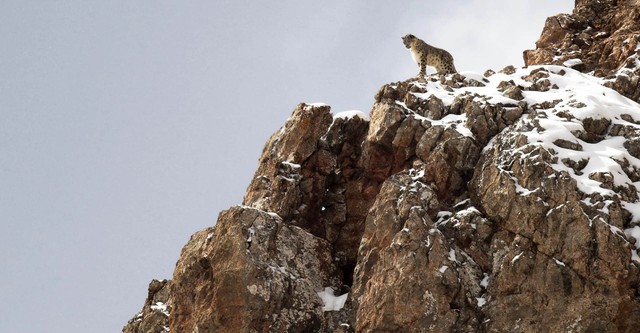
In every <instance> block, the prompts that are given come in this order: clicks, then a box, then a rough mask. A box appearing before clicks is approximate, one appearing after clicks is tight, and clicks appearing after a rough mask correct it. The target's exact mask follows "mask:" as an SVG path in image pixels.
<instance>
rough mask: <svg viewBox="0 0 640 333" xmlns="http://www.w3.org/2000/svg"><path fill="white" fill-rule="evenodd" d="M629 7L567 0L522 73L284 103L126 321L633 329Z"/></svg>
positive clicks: (635, 211)
mask: <svg viewBox="0 0 640 333" xmlns="http://www.w3.org/2000/svg"><path fill="white" fill-rule="evenodd" d="M637 6H638V3H637V2H635V3H634V2H633V1H617V2H616V1H611V0H609V1H587V0H582V1H577V3H576V10H574V13H573V14H572V15H560V16H557V17H555V18H553V19H550V20H548V21H547V25H546V27H545V32H543V35H542V36H541V39H540V41H538V44H537V46H538V49H537V50H535V51H530V52H528V53H527V55H526V59H527V64H528V65H530V67H529V68H524V69H522V68H516V67H514V66H507V67H505V68H504V69H503V70H501V71H500V72H497V73H496V72H495V71H492V70H489V71H487V72H485V73H484V75H480V74H475V73H457V74H452V75H446V76H442V75H432V76H428V77H426V78H420V79H410V80H407V81H403V82H395V83H391V84H387V85H384V86H382V87H381V88H380V90H379V91H378V93H377V94H376V96H375V103H374V105H373V107H372V109H371V113H370V119H369V117H367V116H366V115H364V114H362V113H341V114H336V115H332V114H331V110H330V108H329V107H328V106H326V105H319V104H300V105H299V106H298V107H296V109H295V110H294V112H293V114H292V116H291V117H290V118H289V120H288V121H287V122H286V124H285V125H284V127H283V128H282V129H281V130H280V131H278V132H276V133H275V134H274V135H273V136H272V137H271V138H270V139H269V141H268V142H267V144H266V145H265V149H264V151H263V153H262V156H261V157H260V164H259V167H258V170H257V171H256V175H255V177H254V178H253V180H252V182H251V184H250V185H249V188H248V190H247V194H246V196H245V198H244V202H243V205H242V206H236V207H232V208H231V209H229V210H228V211H225V212H223V213H221V215H220V217H219V219H218V222H217V224H216V226H215V227H213V228H209V229H206V230H203V231H200V232H198V233H196V234H195V235H193V236H192V238H191V240H190V241H189V243H188V244H187V245H186V246H185V247H184V249H183V251H182V254H181V256H180V259H179V261H178V263H177V265H176V269H175V272H174V276H173V279H172V281H171V282H154V283H152V285H153V287H151V286H150V292H149V298H148V300H147V302H146V303H145V307H144V308H143V310H142V312H141V313H140V314H139V315H137V316H136V317H135V318H134V319H132V320H131V321H130V323H129V324H128V325H127V327H125V332H127V333H128V332H162V331H164V330H165V326H166V325H167V316H168V317H169V318H168V323H169V326H170V330H171V331H172V332H198V333H206V332H527V333H528V332H629V333H630V332H637V331H638V329H637V324H636V322H637V321H638V319H640V297H638V295H640V291H639V290H640V289H639V286H640V272H639V269H638V267H639V266H640V256H639V255H638V251H639V250H640V197H639V195H638V194H639V189H640V184H639V183H638V182H640V148H638V144H639V143H640V118H639V117H638V116H637V114H638V113H639V112H640V105H638V104H637V103H635V102H634V101H632V100H629V99H627V98H625V97H623V95H624V96H627V97H630V98H635V99H636V100H637V97H638V92H639V91H640V89H638V87H637V85H638V79H637V78H638V68H640V60H638V59H640V58H639V56H638V52H640V51H639V50H640V48H636V50H635V51H633V50H631V51H630V48H624V47H621V46H620V45H626V44H625V43H624V40H622V41H621V39H620V38H621V36H627V37H628V38H629V40H628V41H627V42H626V43H627V44H628V43H637V41H638V40H637V39H633V38H635V37H633V36H638V32H639V31H640V28H638V23H637V22H636V21H633V20H631V19H630V18H634V17H637V16H634V15H637ZM556 49H557V50H558V53H555V51H553V52H551V50H556ZM597 52H601V53H597ZM634 52H635V53H634ZM605 54H606V55H607V56H606V57H605V56H602V55H605ZM572 59H573V60H572ZM568 60H571V61H568ZM547 61H548V62H554V63H557V64H565V66H564V67H563V66H555V65H544V66H533V65H534V64H536V63H539V62H547ZM581 72H582V73H581ZM584 72H594V73H595V74H596V75H609V77H607V78H597V77H594V76H593V75H590V74H583V73H584ZM608 87H610V88H613V89H614V90H612V89H609V88H608ZM616 91H617V92H616ZM621 94H622V95H621ZM634 96H635V97H634ZM159 283H160V284H162V286H161V287H159V286H160V284H159ZM328 288H331V289H328ZM345 294H346V295H347V296H346V297H345ZM158 302H160V303H158ZM158 304H162V305H163V306H160V305H158ZM154 305H155V306H154ZM158 311H159V312H158ZM165 311H166V313H165Z"/></svg>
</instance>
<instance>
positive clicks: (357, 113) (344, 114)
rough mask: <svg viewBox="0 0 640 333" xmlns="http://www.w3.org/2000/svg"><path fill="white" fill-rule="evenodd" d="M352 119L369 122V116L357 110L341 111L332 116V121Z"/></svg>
mask: <svg viewBox="0 0 640 333" xmlns="http://www.w3.org/2000/svg"><path fill="white" fill-rule="evenodd" d="M354 117H358V118H360V119H362V120H365V121H369V115H367V114H366V113H364V112H362V111H359V110H350V111H342V112H338V113H336V114H334V115H333V119H338V118H341V119H352V118H354Z"/></svg>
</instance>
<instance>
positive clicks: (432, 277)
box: [353, 169, 482, 332]
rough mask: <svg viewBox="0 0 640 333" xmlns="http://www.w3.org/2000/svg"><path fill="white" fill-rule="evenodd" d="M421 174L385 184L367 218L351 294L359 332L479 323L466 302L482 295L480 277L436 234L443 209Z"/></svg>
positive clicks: (459, 328)
mask: <svg viewBox="0 0 640 333" xmlns="http://www.w3.org/2000/svg"><path fill="white" fill-rule="evenodd" d="M424 174H425V170H415V169H411V170H409V171H405V172H401V173H399V174H396V175H394V176H392V177H391V178H389V179H388V180H387V181H386V182H385V183H384V185H383V186H382V189H381V191H380V194H379V195H378V198H377V200H376V202H375V203H374V205H373V207H372V209H371V211H370V213H369V216H368V217H367V223H366V229H365V233H364V235H363V237H362V245H361V246H360V249H359V255H358V257H359V261H358V266H357V268H356V272H355V281H356V283H355V285H354V288H353V299H354V300H356V303H357V316H356V331H357V332H400V331H402V332H452V331H456V332H457V331H473V330H474V328H475V327H477V326H478V325H479V318H478V316H477V314H476V312H475V311H474V309H473V308H470V307H468V306H466V303H468V301H469V300H472V301H473V302H475V300H476V299H475V297H480V294H481V288H480V285H479V284H480V281H481V280H482V274H481V271H480V269H479V268H478V265H477V264H475V262H473V260H471V259H470V258H468V257H466V256H464V255H462V254H461V253H460V252H457V255H456V246H455V245H454V244H451V243H452V242H451V241H450V240H449V239H447V238H446V237H445V236H444V235H443V233H442V232H441V231H440V230H438V227H437V225H436V223H434V218H435V217H436V214H437V213H438V209H439V207H440V203H439V202H438V200H437V194H436V193H435V192H434V191H433V190H432V189H431V188H430V187H429V186H428V185H426V184H425V183H424V182H423V181H424V178H423V175H424ZM450 267H451V269H449V268H450ZM454 267H457V268H460V270H458V269H456V268H454Z"/></svg>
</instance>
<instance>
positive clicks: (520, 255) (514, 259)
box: [511, 252, 524, 263]
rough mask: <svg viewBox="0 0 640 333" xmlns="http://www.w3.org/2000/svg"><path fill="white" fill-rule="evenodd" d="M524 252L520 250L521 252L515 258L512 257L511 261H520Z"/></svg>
mask: <svg viewBox="0 0 640 333" xmlns="http://www.w3.org/2000/svg"><path fill="white" fill-rule="evenodd" d="M523 253H524V252H520V254H518V255H516V256H515V257H513V259H511V263H514V262H516V261H518V259H520V257H522V254H523Z"/></svg>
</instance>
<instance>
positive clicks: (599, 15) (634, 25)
mask: <svg viewBox="0 0 640 333" xmlns="http://www.w3.org/2000/svg"><path fill="white" fill-rule="evenodd" d="M639 32H640V2H638V1H636V0H606V1H601V0H578V1H576V7H575V9H574V10H573V13H572V14H571V15H569V14H559V15H556V16H552V17H549V18H548V19H547V21H546V23H545V26H544V29H543V31H542V34H541V36H540V39H538V41H537V42H536V49H535V50H527V51H525V52H524V62H525V65H527V66H530V65H538V64H558V65H562V64H565V66H567V67H572V68H574V69H576V70H579V71H582V72H583V73H589V72H593V74H594V75H596V76H600V77H607V83H606V85H607V86H608V87H611V88H613V89H615V90H617V91H619V92H620V93H621V94H623V95H625V96H627V97H628V98H630V99H633V100H635V101H636V102H640V85H639V84H638V82H639V78H640V64H639V59H640V34H639Z"/></svg>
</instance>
